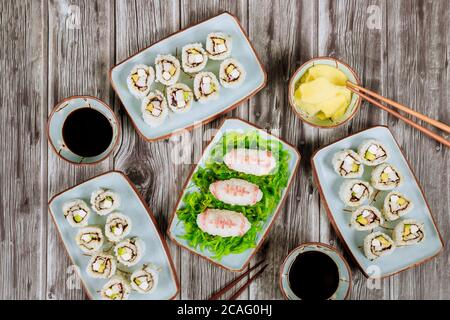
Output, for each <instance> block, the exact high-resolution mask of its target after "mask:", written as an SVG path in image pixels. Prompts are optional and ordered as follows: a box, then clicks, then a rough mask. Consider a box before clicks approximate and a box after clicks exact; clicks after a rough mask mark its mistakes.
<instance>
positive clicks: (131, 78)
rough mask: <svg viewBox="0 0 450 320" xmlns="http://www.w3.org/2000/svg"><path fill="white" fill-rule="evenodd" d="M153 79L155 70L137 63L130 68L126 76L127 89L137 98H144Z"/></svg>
mask: <svg viewBox="0 0 450 320" xmlns="http://www.w3.org/2000/svg"><path fill="white" fill-rule="evenodd" d="M154 80H155V71H154V70H153V68H152V67H150V66H146V65H145V64H138V65H136V66H134V67H133V69H131V72H130V74H129V75H128V78H127V85H128V89H129V90H130V91H131V93H132V94H133V95H135V96H136V97H138V98H144V97H145V96H146V95H147V94H148V93H149V92H150V86H151V85H152V83H153V81H154Z"/></svg>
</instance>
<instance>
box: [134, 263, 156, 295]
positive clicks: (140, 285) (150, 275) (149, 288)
mask: <svg viewBox="0 0 450 320" xmlns="http://www.w3.org/2000/svg"><path fill="white" fill-rule="evenodd" d="M157 286H158V272H157V270H156V269H155V268H151V267H150V266H147V265H144V266H143V268H142V269H139V270H136V271H135V272H133V273H132V275H131V287H132V288H133V289H134V290H136V291H137V292H139V293H143V294H149V293H152V292H153V291H155V289H156V287H157Z"/></svg>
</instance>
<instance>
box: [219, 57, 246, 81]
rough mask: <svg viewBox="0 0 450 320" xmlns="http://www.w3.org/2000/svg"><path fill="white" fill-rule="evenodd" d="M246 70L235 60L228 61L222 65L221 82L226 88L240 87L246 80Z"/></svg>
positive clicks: (220, 70)
mask: <svg viewBox="0 0 450 320" xmlns="http://www.w3.org/2000/svg"><path fill="white" fill-rule="evenodd" d="M245 76H246V73H245V69H244V67H243V66H242V65H241V64H240V63H239V62H238V61H237V60H235V59H231V58H230V59H226V60H224V61H223V62H222V63H221V64H220V68H219V80H220V84H221V85H222V86H223V87H225V88H235V87H239V86H240V85H241V84H242V83H243V82H244V80H245Z"/></svg>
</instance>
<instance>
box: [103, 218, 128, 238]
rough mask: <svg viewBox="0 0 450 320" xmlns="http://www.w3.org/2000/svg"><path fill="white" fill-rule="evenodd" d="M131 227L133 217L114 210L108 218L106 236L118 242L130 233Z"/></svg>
mask: <svg viewBox="0 0 450 320" xmlns="http://www.w3.org/2000/svg"><path fill="white" fill-rule="evenodd" d="M131 227H132V223H131V219H130V218H129V217H128V216H126V215H124V214H122V213H120V212H113V213H111V214H110V215H109V216H108V218H107V219H106V224H105V236H106V237H107V238H108V240H109V241H112V242H118V241H120V240H122V239H123V238H125V237H126V236H127V235H128V234H129V233H130V230H131Z"/></svg>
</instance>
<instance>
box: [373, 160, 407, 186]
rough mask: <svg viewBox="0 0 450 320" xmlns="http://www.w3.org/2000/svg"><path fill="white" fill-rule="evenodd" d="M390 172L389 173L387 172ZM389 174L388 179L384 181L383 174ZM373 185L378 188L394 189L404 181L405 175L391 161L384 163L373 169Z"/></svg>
mask: <svg viewBox="0 0 450 320" xmlns="http://www.w3.org/2000/svg"><path fill="white" fill-rule="evenodd" d="M386 172H388V173H386ZM382 173H385V174H387V177H388V179H387V180H386V181H384V182H383V181H382V177H381V174H382ZM371 182H372V185H373V186H374V187H375V188H376V189H378V190H392V189H394V188H396V187H399V186H400V185H401V184H402V183H403V176H402V174H401V173H400V171H398V169H397V168H396V167H394V166H393V165H391V164H389V163H382V164H380V165H378V166H376V167H375V168H374V169H373V170H372V177H371Z"/></svg>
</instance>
